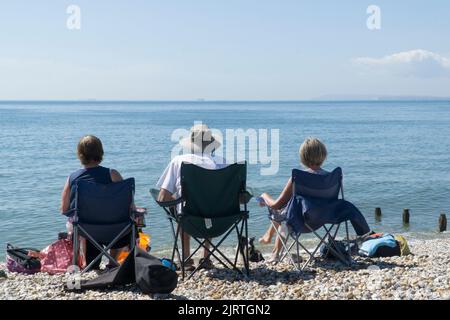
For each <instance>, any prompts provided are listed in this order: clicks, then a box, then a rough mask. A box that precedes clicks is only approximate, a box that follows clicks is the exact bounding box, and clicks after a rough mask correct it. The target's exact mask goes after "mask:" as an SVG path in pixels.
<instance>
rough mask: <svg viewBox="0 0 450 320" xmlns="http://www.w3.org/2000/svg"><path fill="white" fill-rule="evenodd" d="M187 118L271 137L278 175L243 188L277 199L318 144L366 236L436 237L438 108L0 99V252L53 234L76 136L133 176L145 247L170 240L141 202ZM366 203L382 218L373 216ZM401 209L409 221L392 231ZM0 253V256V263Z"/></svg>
mask: <svg viewBox="0 0 450 320" xmlns="http://www.w3.org/2000/svg"><path fill="white" fill-rule="evenodd" d="M194 121H203V122H205V123H207V124H208V125H209V126H210V127H212V128H218V129H222V130H225V129H226V128H231V129H235V128H243V129H248V128H254V129H259V128H267V129H279V130H280V169H279V173H278V174H277V175H276V176H261V175H260V168H261V167H260V166H259V165H251V166H250V167H249V174H248V184H249V185H250V186H252V187H253V188H254V189H255V190H256V191H257V192H258V193H260V192H263V191H266V192H269V193H271V194H273V195H277V194H278V193H279V192H280V191H281V189H282V187H283V186H284V184H285V183H286V181H287V179H288V177H289V175H290V171H291V169H292V168H294V167H299V159H298V148H299V145H300V144H301V142H302V141H303V140H304V138H305V137H306V136H310V135H313V136H318V137H320V138H321V139H322V140H323V141H324V142H325V143H326V145H327V147H328V150H329V158H328V160H327V162H326V163H325V165H324V168H325V169H332V168H334V167H335V166H341V167H342V168H343V170H344V175H345V181H344V185H345V191H346V192H345V193H346V198H347V199H349V200H351V201H352V202H353V203H355V204H356V205H357V206H358V207H359V208H360V210H361V211H362V212H363V213H364V215H365V216H366V218H367V220H368V222H369V224H370V225H371V226H372V227H373V228H374V229H375V230H381V231H389V232H396V233H403V234H408V235H409V236H410V237H413V236H414V237H437V236H440V237H448V233H444V234H442V235H438V234H437V232H436V229H437V221H438V216H439V214H440V213H441V212H447V213H450V138H449V137H450V102H445V101H438V102H437V101H427V102H289V103H287V102H286V103H282V102H264V103H255V102H252V103H250V102H173V103H168V102H164V103H159V102H146V103H145V102H139V103H128V102H120V103H119V102H101V103H97V102H80V103H78V102H70V103H68V102H61V103H59V102H33V103H28V102H27V103H25V102H22V103H18V102H3V103H0V246H3V245H5V243H6V242H11V243H13V244H16V245H28V246H34V247H38V248H39V247H44V246H46V245H47V244H49V243H50V242H51V241H53V240H54V239H55V238H56V236H57V233H58V232H59V231H64V229H65V219H64V218H63V217H62V216H61V215H60V214H59V204H60V194H61V190H62V187H63V185H64V182H65V180H66V178H67V176H68V175H69V174H70V173H71V172H72V171H74V170H76V169H77V168H79V162H78V160H77V159H76V156H75V148H76V144H77V142H78V139H79V138H80V137H81V136H82V135H84V134H89V133H91V134H95V135H97V136H98V137H100V138H101V139H102V141H103V144H104V148H105V158H104V163H103V164H104V165H105V166H107V167H112V168H115V169H118V170H119V171H120V172H121V173H122V175H123V176H124V177H135V178H136V184H137V185H136V203H137V204H138V205H140V206H144V207H147V208H149V211H150V215H149V216H148V217H147V223H148V227H147V230H146V231H147V232H149V233H150V234H151V236H152V246H153V250H155V251H158V250H163V249H166V248H168V246H170V244H171V241H172V240H171V239H170V238H169V237H168V235H169V234H170V233H169V231H170V229H169V224H168V221H167V220H166V219H165V216H164V214H163V212H162V210H160V209H158V208H157V206H156V204H155V203H154V202H153V201H152V199H151V198H150V196H149V193H148V189H149V188H150V187H152V186H154V185H155V183H156V181H157V179H158V177H159V175H160V174H161V173H162V171H163V170H164V168H165V166H166V164H167V163H168V161H169V160H170V152H171V150H172V147H173V142H171V141H170V135H171V133H172V131H173V130H174V129H176V128H186V129H188V128H189V127H190V126H192V125H193V123H194ZM375 207H381V208H382V210H383V219H382V221H381V222H377V221H375V220H374V217H373V216H374V215H373V211H374V208H375ZM403 208H409V209H410V210H411V223H410V225H409V227H408V228H404V227H403V226H402V223H401V214H402V210H403ZM250 211H251V218H250V234H251V235H253V236H257V237H258V236H260V235H261V234H262V233H263V232H264V230H265V228H266V226H267V217H266V211H265V210H264V209H262V208H259V207H258V206H257V205H256V203H255V202H254V201H252V202H251V205H250ZM2 251H3V250H0V257H3V252H2Z"/></svg>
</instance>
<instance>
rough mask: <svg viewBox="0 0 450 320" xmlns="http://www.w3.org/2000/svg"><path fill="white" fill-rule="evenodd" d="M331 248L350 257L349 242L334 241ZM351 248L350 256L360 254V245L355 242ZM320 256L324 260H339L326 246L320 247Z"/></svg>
mask: <svg viewBox="0 0 450 320" xmlns="http://www.w3.org/2000/svg"><path fill="white" fill-rule="evenodd" d="M331 247H332V248H333V249H334V250H335V251H337V252H338V253H341V254H342V255H348V247H347V241H340V240H334V241H332V242H331ZM349 247H350V255H355V254H357V253H358V245H357V244H356V243H355V242H353V241H350V242H349ZM320 255H321V257H322V258H324V259H332V260H333V259H339V258H338V257H336V254H335V253H334V252H333V251H332V250H330V249H329V248H328V246H327V245H325V244H323V245H322V246H321V247H320Z"/></svg>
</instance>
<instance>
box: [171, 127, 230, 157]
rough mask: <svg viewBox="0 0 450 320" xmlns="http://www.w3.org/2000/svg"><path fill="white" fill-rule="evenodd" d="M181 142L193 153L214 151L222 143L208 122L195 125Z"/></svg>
mask: <svg viewBox="0 0 450 320" xmlns="http://www.w3.org/2000/svg"><path fill="white" fill-rule="evenodd" d="M180 144H181V146H183V148H184V149H185V150H188V151H189V152H193V153H204V152H206V151H208V152H213V151H214V150H216V149H218V148H219V147H220V145H221V143H220V142H219V141H218V140H217V139H216V138H215V137H214V135H213V133H212V131H211V129H209V128H208V126H207V125H206V124H196V125H194V126H193V127H192V128H191V130H190V132H189V135H188V136H187V137H186V138H184V139H182V140H181V141H180Z"/></svg>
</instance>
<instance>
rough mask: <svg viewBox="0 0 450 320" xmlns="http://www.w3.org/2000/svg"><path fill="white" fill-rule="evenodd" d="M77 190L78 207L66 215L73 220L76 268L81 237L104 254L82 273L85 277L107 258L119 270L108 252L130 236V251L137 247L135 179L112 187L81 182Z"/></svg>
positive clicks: (76, 203)
mask: <svg viewBox="0 0 450 320" xmlns="http://www.w3.org/2000/svg"><path fill="white" fill-rule="evenodd" d="M75 188H76V195H75V207H74V208H73V209H72V210H70V211H69V212H67V213H65V215H67V216H71V217H72V219H73V222H72V223H73V262H72V264H73V265H76V264H77V260H78V254H79V247H80V241H79V238H78V237H79V236H81V237H84V238H86V241H89V242H90V243H92V245H94V246H95V247H96V248H97V249H98V250H99V251H100V254H99V255H98V256H97V257H96V258H95V259H94V260H93V261H91V262H90V263H89V265H87V266H86V268H85V269H84V270H82V273H84V272H87V271H89V270H90V269H91V268H92V266H93V265H94V264H95V263H96V262H97V261H98V260H99V259H101V258H102V257H103V256H106V257H107V258H108V259H109V261H110V262H111V263H113V264H114V265H115V266H120V264H119V262H118V261H117V260H116V259H114V258H113V257H112V256H111V255H110V254H109V253H108V250H110V249H111V248H112V247H113V246H114V245H115V244H116V243H117V242H118V241H119V240H121V239H122V238H123V237H126V236H128V235H130V249H132V248H133V247H134V245H135V244H136V229H137V225H136V222H135V218H136V217H137V215H138V213H137V212H135V211H134V210H132V203H133V197H134V179H133V178H130V179H126V180H123V181H119V182H114V183H110V184H97V183H93V182H90V181H86V180H80V181H77V183H76V186H75ZM103 246H106V247H103Z"/></svg>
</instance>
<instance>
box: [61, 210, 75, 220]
mask: <svg viewBox="0 0 450 320" xmlns="http://www.w3.org/2000/svg"><path fill="white" fill-rule="evenodd" d="M74 214H75V209H69V210H67V211H65V212H63V213H62V215H64V216H66V217H67V218H71V217H73V215H74Z"/></svg>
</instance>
